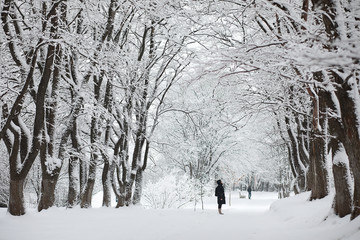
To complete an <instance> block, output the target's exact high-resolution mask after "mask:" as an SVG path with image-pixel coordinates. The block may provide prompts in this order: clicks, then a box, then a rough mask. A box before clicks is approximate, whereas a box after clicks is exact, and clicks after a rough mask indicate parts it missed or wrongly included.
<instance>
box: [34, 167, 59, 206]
mask: <svg viewBox="0 0 360 240" xmlns="http://www.w3.org/2000/svg"><path fill="white" fill-rule="evenodd" d="M56 182H57V178H54V177H53V176H52V175H50V174H47V173H45V174H44V173H43V175H42V181H41V197H40V202H39V205H38V211H39V212H40V211H41V210H44V209H48V208H50V207H52V206H53V205H54V203H55V187H56Z"/></svg>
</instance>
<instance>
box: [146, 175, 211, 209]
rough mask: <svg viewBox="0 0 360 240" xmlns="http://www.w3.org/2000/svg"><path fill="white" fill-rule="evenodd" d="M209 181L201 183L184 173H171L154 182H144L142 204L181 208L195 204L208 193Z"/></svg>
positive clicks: (157, 207) (153, 206)
mask: <svg viewBox="0 0 360 240" xmlns="http://www.w3.org/2000/svg"><path fill="white" fill-rule="evenodd" d="M210 189H212V184H211V183H206V184H203V183H201V182H200V181H199V180H197V179H189V178H188V177H187V176H186V175H178V174H176V173H171V174H169V175H165V176H164V177H162V178H160V179H159V180H158V181H156V182H150V183H148V184H146V186H145V188H144V191H143V197H142V205H143V206H145V207H148V208H156V209H159V208H160V209H162V208H181V207H184V206H185V205H188V204H190V203H191V204H194V205H195V206H196V204H197V203H198V202H199V201H201V199H202V197H203V196H206V195H208V194H210V192H211V191H210Z"/></svg>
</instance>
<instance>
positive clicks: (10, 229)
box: [0, 192, 360, 240]
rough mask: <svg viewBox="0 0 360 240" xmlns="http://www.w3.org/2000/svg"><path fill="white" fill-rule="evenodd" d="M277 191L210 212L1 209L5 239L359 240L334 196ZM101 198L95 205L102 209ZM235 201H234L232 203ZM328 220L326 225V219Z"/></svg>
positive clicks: (359, 227)
mask: <svg viewBox="0 0 360 240" xmlns="http://www.w3.org/2000/svg"><path fill="white" fill-rule="evenodd" d="M276 197H277V195H276V193H262V192H253V199H251V200H249V199H240V198H239V195H238V194H237V193H233V194H232V199H231V206H229V205H228V204H227V205H226V206H224V207H223V212H224V213H225V214H224V215H219V214H218V213H217V205H216V199H215V197H212V198H207V199H205V205H204V206H205V210H200V209H199V205H198V209H197V210H196V211H194V208H193V207H188V208H186V209H176V210H175V209H171V210H169V209H167V210H153V209H151V210H149V209H144V208H141V207H130V208H121V209H114V208H95V207H94V208H92V209H80V208H75V209H65V208H52V209H50V210H47V211H42V212H40V213H37V212H36V211H35V210H34V209H29V210H28V211H27V214H26V215H24V216H21V217H14V216H11V215H9V214H7V213H6V209H0V240H24V239H26V240H47V239H51V240H79V239H86V240H105V239H109V240H110V239H111V240H113V239H126V240H132V239H134V240H185V239H186V240H192V239H194V240H195V239H196V240H199V239H206V240H218V239H226V240H232V239H236V240H238V239H246V240H257V239H258V240H260V239H261V240H272V239H274V240H289V239H291V240H304V239H308V240H313V239H314V240H315V239H316V240H322V239H324V240H332V239H333V240H335V239H336V240H338V239H341V240H346V239H347V240H359V239H360V217H359V218H358V219H355V220H354V221H350V220H349V217H345V218H343V219H340V218H338V217H336V216H334V215H333V214H332V213H330V206H331V201H332V198H331V197H328V198H325V199H322V200H317V201H313V202H308V201H306V200H307V199H308V197H309V193H304V194H301V195H298V196H294V197H291V198H288V199H283V200H277V199H276ZM96 199H97V198H95V201H94V206H99V203H98V201H97V200H96ZM227 201H228V203H229V199H227ZM325 218H326V221H325Z"/></svg>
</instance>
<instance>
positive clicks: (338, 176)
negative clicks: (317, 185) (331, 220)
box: [332, 141, 352, 217]
mask: <svg viewBox="0 0 360 240" xmlns="http://www.w3.org/2000/svg"><path fill="white" fill-rule="evenodd" d="M332 151H333V152H332V156H333V174H334V183H335V197H334V206H333V208H334V211H335V214H336V215H338V216H339V217H345V216H346V215H348V214H350V213H351V208H352V197H351V194H352V193H351V190H350V185H351V181H352V179H351V175H350V171H349V168H348V163H347V162H346V161H347V159H346V158H347V156H346V153H345V149H344V147H343V146H342V144H341V143H339V142H338V141H337V147H336V146H335V143H334V144H333V148H332Z"/></svg>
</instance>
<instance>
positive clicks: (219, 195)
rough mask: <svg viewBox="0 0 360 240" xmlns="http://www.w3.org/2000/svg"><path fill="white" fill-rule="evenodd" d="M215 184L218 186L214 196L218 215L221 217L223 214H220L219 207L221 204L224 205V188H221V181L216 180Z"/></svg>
mask: <svg viewBox="0 0 360 240" xmlns="http://www.w3.org/2000/svg"><path fill="white" fill-rule="evenodd" d="M216 182H217V184H218V185H217V187H216V189H215V196H216V197H217V203H218V211H219V214H221V215H223V213H222V212H221V206H222V205H223V204H225V192H224V187H223V184H222V182H221V180H217V181H216Z"/></svg>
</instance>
